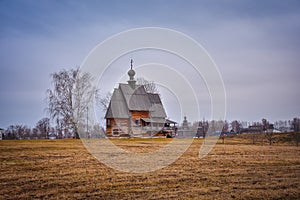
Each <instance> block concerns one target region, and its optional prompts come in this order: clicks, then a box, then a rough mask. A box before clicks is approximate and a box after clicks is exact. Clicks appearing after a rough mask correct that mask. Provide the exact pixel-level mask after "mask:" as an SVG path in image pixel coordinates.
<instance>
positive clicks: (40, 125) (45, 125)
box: [36, 117, 50, 138]
mask: <svg viewBox="0 0 300 200" xmlns="http://www.w3.org/2000/svg"><path fill="white" fill-rule="evenodd" d="M36 129H37V130H38V132H39V133H40V135H41V136H42V137H44V138H48V137H49V132H50V119H49V118H47V117H45V118H43V119H40V120H39V121H38V122H37V123H36Z"/></svg>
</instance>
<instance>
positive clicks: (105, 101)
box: [96, 91, 112, 113]
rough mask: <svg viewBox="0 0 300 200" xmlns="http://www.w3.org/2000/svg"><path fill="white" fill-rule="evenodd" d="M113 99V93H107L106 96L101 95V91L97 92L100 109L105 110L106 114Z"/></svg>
mask: <svg viewBox="0 0 300 200" xmlns="http://www.w3.org/2000/svg"><path fill="white" fill-rule="evenodd" d="M111 97H112V93H111V92H108V93H106V95H101V94H100V93H99V91H97V92H96V101H97V105H99V106H100V108H101V109H102V110H103V112H104V113H105V112H106V110H107V109H108V106H109V102H110V99H111Z"/></svg>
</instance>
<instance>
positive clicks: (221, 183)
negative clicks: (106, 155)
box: [0, 138, 300, 199]
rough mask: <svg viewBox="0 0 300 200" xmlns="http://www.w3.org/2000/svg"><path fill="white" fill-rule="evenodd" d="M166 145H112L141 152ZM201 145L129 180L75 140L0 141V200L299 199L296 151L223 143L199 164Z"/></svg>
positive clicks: (147, 142) (140, 142)
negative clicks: (160, 166)
mask: <svg viewBox="0 0 300 200" xmlns="http://www.w3.org/2000/svg"><path fill="white" fill-rule="evenodd" d="M169 141H170V139H152V140H151V139H118V140H114V141H113V142H114V143H115V144H116V145H118V146H120V147H122V148H124V149H127V150H130V151H135V152H148V151H152V150H153V149H154V150H155V149H157V148H159V147H161V146H163V145H164V144H166V143H168V142H169ZM201 144H202V139H196V140H194V142H193V144H192V145H191V146H190V148H189V149H188V150H187V151H186V152H185V153H184V154H183V155H182V156H181V157H180V158H179V159H178V160H177V161H176V162H174V163H173V164H172V165H170V166H168V167H165V168H163V169H162V170H158V171H155V172H150V173H145V174H130V173H124V172H120V171H116V170H114V169H111V168H109V167H107V166H105V165H104V164H102V163H100V162H98V161H97V160H96V159H94V158H93V156H92V155H90V154H89V153H88V152H87V150H86V149H85V148H84V146H83V145H82V143H81V141H80V140H36V141H35V140H23V141H0V166H1V171H0V199H86V198H90V199H300V147H295V146H288V145H273V146H267V145H251V144H248V142H245V143H243V141H242V140H236V139H230V138H226V140H225V144H221V143H220V142H219V143H218V144H217V145H216V146H215V148H214V149H213V151H212V152H210V154H209V155H208V156H206V157H205V158H203V159H199V158H198V152H199V148H200V146H201Z"/></svg>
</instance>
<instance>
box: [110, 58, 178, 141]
mask: <svg viewBox="0 0 300 200" xmlns="http://www.w3.org/2000/svg"><path fill="white" fill-rule="evenodd" d="M132 63H133V61H132V60H131V68H130V70H129V71H128V76H129V80H128V81H127V82H128V83H127V84H125V83H120V84H119V87H118V88H115V89H114V92H113V94H112V97H111V100H110V103H109V106H108V109H107V111H106V114H105V119H106V135H107V136H108V137H122V136H125V137H150V136H159V135H160V136H168V135H171V134H172V131H173V130H174V127H175V124H176V122H173V121H171V120H168V119H167V115H166V112H165V109H164V106H163V104H162V102H161V99H160V96H159V94H156V93H149V92H146V89H145V87H144V85H138V84H136V80H135V79H134V76H135V71H134V70H133V69H132V67H133V64H132Z"/></svg>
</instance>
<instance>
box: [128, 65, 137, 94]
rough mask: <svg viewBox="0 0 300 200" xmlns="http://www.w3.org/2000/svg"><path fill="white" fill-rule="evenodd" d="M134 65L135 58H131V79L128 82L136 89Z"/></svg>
mask: <svg viewBox="0 0 300 200" xmlns="http://www.w3.org/2000/svg"><path fill="white" fill-rule="evenodd" d="M132 67H133V60H132V59H131V60H130V70H129V71H128V76H129V80H128V81H127V82H128V84H129V85H130V87H131V88H132V89H135V83H136V81H135V80H134V75H135V71H134V70H133V69H132Z"/></svg>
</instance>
